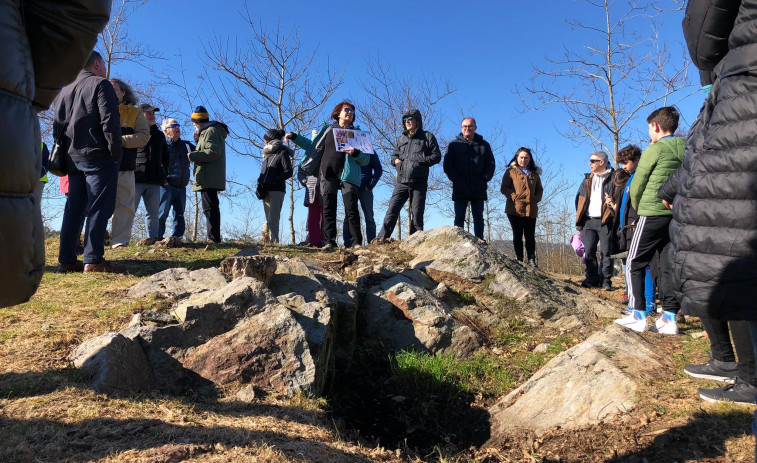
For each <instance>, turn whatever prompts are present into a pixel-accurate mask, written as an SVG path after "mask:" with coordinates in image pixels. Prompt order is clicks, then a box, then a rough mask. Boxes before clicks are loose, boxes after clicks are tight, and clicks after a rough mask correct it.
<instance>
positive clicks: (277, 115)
mask: <svg viewBox="0 0 757 463" xmlns="http://www.w3.org/2000/svg"><path fill="white" fill-rule="evenodd" d="M240 14H241V16H242V18H243V19H244V21H245V22H246V23H247V25H248V26H249V32H250V33H249V37H250V38H248V39H245V40H243V41H242V42H241V43H240V41H239V40H231V39H229V38H220V37H216V38H215V39H214V40H213V41H212V42H210V43H209V44H208V45H206V47H205V50H204V56H205V61H206V63H207V65H208V68H209V69H210V70H211V71H215V72H213V73H212V74H211V72H208V77H209V78H210V80H211V81H212V89H213V92H214V94H215V95H216V97H217V98H218V100H219V101H220V102H221V105H222V106H223V107H224V109H225V110H226V111H228V112H229V113H230V114H231V115H232V117H233V118H234V120H235V121H236V122H237V124H236V128H235V129H234V130H232V134H231V136H232V137H233V138H235V139H237V140H239V141H240V142H241V145H240V146H241V147H242V148H241V149H237V153H238V154H241V155H245V156H252V157H254V158H255V159H257V161H258V162H260V161H262V160H261V159H260V158H261V156H260V151H261V150H262V148H263V146H264V145H263V140H262V135H263V133H264V132H265V131H266V130H267V129H270V128H272V127H276V128H282V129H285V130H287V131H292V132H300V131H303V130H305V129H308V128H312V127H313V126H314V125H315V124H316V122H317V120H318V118H319V117H321V111H322V109H323V105H324V104H325V103H326V102H327V101H328V100H329V98H330V97H331V96H332V95H333V93H334V91H336V89H337V88H338V87H339V86H340V85H341V84H342V73H341V72H338V71H336V70H333V69H331V68H330V67H329V65H328V64H327V65H326V69H325V70H322V71H321V70H319V69H317V68H316V63H315V58H316V51H315V50H313V51H312V52H306V51H304V50H303V49H302V43H301V42H300V38H299V32H298V31H296V30H295V31H292V30H291V28H284V27H283V26H282V25H281V24H278V25H277V26H276V27H275V28H274V29H267V28H265V27H264V26H263V25H262V23H260V22H259V21H257V20H255V19H254V18H253V16H252V15H251V14H250V10H249V7H248V5H247V3H246V2H245V9H244V11H243V12H241V13H240ZM289 186H290V188H289V199H290V210H289V231H290V235H291V240H292V243H294V242H295V240H296V234H295V228H294V191H295V188H296V187H297V186H298V184H297V183H296V182H294V179H290V181H289Z"/></svg>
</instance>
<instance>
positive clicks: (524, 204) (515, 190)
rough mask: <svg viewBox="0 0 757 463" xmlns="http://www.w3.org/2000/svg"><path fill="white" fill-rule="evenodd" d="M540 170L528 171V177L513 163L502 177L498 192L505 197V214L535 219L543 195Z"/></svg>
mask: <svg viewBox="0 0 757 463" xmlns="http://www.w3.org/2000/svg"><path fill="white" fill-rule="evenodd" d="M540 173H541V169H538V170H537V171H536V172H534V171H530V172H529V173H528V177H526V174H524V173H523V171H522V170H521V169H520V167H518V163H517V162H515V161H513V162H511V163H510V167H508V168H507V170H506V171H505V175H503V176H502V185H501V186H500V189H499V191H500V192H501V193H502V194H503V195H505V197H506V198H507V202H506V203H505V214H508V215H517V216H520V217H532V218H536V216H537V215H538V214H539V201H541V197H542V195H543V194H544V188H542V186H541V177H540V176H539V174H540Z"/></svg>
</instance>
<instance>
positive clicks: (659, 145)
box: [616, 106, 686, 334]
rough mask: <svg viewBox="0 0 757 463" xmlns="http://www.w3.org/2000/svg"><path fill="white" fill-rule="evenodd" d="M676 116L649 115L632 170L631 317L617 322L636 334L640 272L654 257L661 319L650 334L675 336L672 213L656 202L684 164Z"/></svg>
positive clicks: (641, 308)
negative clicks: (644, 140)
mask: <svg viewBox="0 0 757 463" xmlns="http://www.w3.org/2000/svg"><path fill="white" fill-rule="evenodd" d="M678 119H679V114H678V111H677V110H676V109H675V108H673V107H671V106H666V107H663V108H660V109H657V110H656V111H654V112H652V114H650V115H649V117H648V118H647V123H648V124H649V138H650V139H651V141H652V144H651V145H649V147H648V148H647V149H645V150H644V152H643V153H642V154H641V159H640V160H639V165H638V167H637V168H636V174H635V175H634V178H633V181H632V182H631V187H630V191H629V195H630V197H631V206H632V207H633V208H634V209H636V211H637V212H638V213H639V218H638V219H637V222H636V229H635V231H634V234H633V239H632V241H631V246H630V248H629V250H628V257H627V262H626V264H627V266H628V273H629V277H630V278H628V281H629V283H630V286H631V287H630V288H628V297H629V301H628V305H629V306H630V307H633V309H634V310H633V312H632V313H631V314H630V315H628V316H626V317H623V318H621V319H619V320H616V323H619V324H621V325H623V326H625V327H627V328H630V329H632V330H635V331H639V332H641V331H646V329H647V317H646V300H645V297H644V276H645V269H646V267H647V266H648V265H649V263H650V262H651V260H652V257H654V255H655V252H659V253H660V281H659V286H658V290H659V294H660V301H661V303H660V305H661V306H662V310H663V314H662V316H661V317H660V318H659V319H658V320H657V321H656V322H655V326H654V327H652V328H651V330H650V331H654V332H658V333H662V334H678V325H677V324H676V315H677V314H678V309H679V308H680V303H679V302H678V301H677V300H676V298H675V296H674V294H673V287H672V283H673V281H672V274H671V270H672V265H671V259H670V254H669V251H670V249H669V248H670V235H669V233H668V226H669V225H670V221H671V220H672V212H671V211H670V210H669V209H668V208H667V207H665V205H664V204H663V203H662V200H661V199H659V198H658V197H657V190H659V189H660V187H661V186H662V184H663V183H665V181H666V180H667V179H668V177H669V176H670V174H672V173H673V172H674V171H675V170H676V169H678V166H680V165H681V161H682V160H683V151H684V148H685V145H686V139H684V138H681V137H674V136H673V133H674V132H675V131H676V129H677V128H678Z"/></svg>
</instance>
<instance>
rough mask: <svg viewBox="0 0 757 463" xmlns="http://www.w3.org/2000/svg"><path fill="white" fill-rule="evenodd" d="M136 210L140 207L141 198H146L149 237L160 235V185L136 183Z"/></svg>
mask: <svg viewBox="0 0 757 463" xmlns="http://www.w3.org/2000/svg"><path fill="white" fill-rule="evenodd" d="M134 187H135V188H134V191H135V192H134V210H135V211H136V210H137V209H139V200H140V199H144V202H145V211H147V237H148V238H157V237H158V230H159V226H158V208H159V207H160V185H151V184H149V183H136V184H135V185H134Z"/></svg>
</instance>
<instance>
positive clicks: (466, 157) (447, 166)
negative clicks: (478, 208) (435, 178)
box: [444, 133, 495, 201]
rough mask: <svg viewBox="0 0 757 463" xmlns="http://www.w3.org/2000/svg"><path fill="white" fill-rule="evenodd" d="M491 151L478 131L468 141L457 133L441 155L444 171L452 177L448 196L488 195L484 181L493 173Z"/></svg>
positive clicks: (471, 197)
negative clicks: (445, 151) (450, 193)
mask: <svg viewBox="0 0 757 463" xmlns="http://www.w3.org/2000/svg"><path fill="white" fill-rule="evenodd" d="M494 167H495V164H494V153H492V148H491V146H489V143H488V142H487V141H486V140H484V137H482V136H481V135H479V134H474V136H473V140H471V141H468V140H466V139H465V137H463V134H462V133H461V134H459V135H458V136H457V138H455V139H454V140H453V141H452V142H451V143H450V144H449V146H447V154H446V155H445V156H444V173H445V174H447V177H448V178H449V179H450V180H451V181H452V200H453V201H454V200H458V199H462V200H471V199H483V200H487V199H489V198H488V196H487V194H486V184H487V183H488V182H489V180H491V179H492V177H493V176H494Z"/></svg>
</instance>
